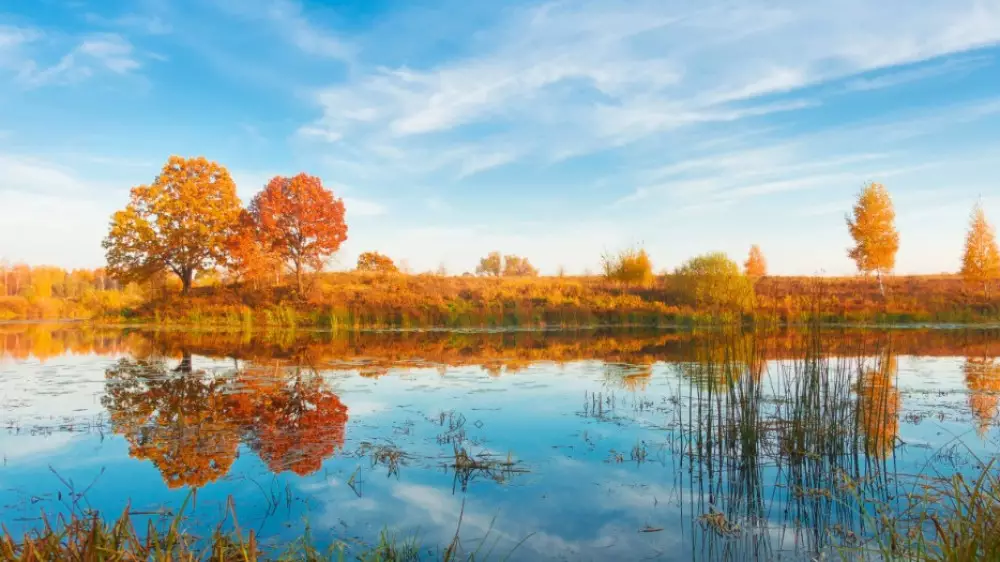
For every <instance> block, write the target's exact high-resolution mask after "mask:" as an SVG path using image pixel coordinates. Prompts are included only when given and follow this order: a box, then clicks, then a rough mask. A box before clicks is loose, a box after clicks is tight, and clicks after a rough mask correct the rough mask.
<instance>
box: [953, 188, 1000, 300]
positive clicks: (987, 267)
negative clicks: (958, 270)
mask: <svg viewBox="0 0 1000 562" xmlns="http://www.w3.org/2000/svg"><path fill="white" fill-rule="evenodd" d="M998 276H1000V251H998V250H997V237H996V233H995V232H994V231H993V226H992V225H991V224H990V223H989V221H987V220H986V213H985V212H984V211H983V206H982V205H980V204H978V203H977V204H976V206H975V208H974V209H973V210H972V220H971V221H970V225H969V234H968V236H967V237H966V238H965V252H964V253H963V254H962V277H963V278H965V280H966V282H968V283H978V284H981V285H982V286H983V292H985V293H986V296H987V297H989V296H990V289H989V286H990V285H989V284H990V281H992V280H994V279H996V278H997V277H998Z"/></svg>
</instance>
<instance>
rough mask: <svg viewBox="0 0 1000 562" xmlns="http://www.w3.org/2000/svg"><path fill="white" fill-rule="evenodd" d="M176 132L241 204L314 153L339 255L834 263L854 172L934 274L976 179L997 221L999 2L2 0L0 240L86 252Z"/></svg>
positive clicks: (910, 251) (959, 235)
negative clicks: (725, 257) (624, 254)
mask: <svg viewBox="0 0 1000 562" xmlns="http://www.w3.org/2000/svg"><path fill="white" fill-rule="evenodd" d="M626 5H627V6H628V8H627V10H626V9H623V8H622V7H623V6H626ZM734 6H738V7H737V8H734ZM171 154H181V155H191V156H194V155H204V156H207V157H209V158H211V159H213V160H217V161H219V162H220V163H222V164H224V165H226V166H227V167H228V168H229V170H230V171H231V172H232V174H233V176H234V177H235V179H236V181H237V184H238V188H239V192H240V195H241V197H242V198H243V200H244V201H248V200H249V198H250V197H252V195H253V193H254V192H256V191H257V190H258V189H259V188H260V187H261V186H262V185H263V184H264V183H265V182H266V180H267V179H268V178H270V177H271V176H273V175H276V174H294V173H297V172H299V171H306V172H308V173H311V174H314V175H317V176H319V177H321V178H322V179H323V180H324V183H325V184H326V185H327V187H329V188H331V189H332V190H333V191H334V192H335V193H336V194H337V195H338V196H342V197H344V199H345V201H346V203H347V208H348V224H349V229H350V230H349V239H348V242H347V243H346V244H345V246H344V248H343V249H342V251H341V252H340V254H339V255H338V256H337V258H336V259H335V260H334V264H333V266H334V267H349V266H350V265H352V264H353V262H354V260H355V258H356V255H357V254H358V253H359V252H362V251H366V250H373V249H374V250H379V251H382V252H383V253H387V254H389V255H390V256H392V257H393V258H395V259H397V260H399V261H405V262H406V263H407V264H408V265H409V266H410V267H411V268H412V269H413V270H415V271H421V270H427V269H434V268H436V267H437V266H438V265H439V264H441V263H443V264H445V266H446V267H447V268H448V269H449V270H450V271H451V272H453V273H460V272H462V271H466V270H472V269H473V268H474V267H475V262H476V260H477V258H478V257H480V256H482V255H484V254H485V253H487V252H488V251H490V250H500V251H503V252H505V253H517V254H523V255H525V256H527V257H528V258H529V259H531V260H532V261H533V262H534V263H535V264H536V265H538V266H540V268H541V269H542V271H543V272H554V271H555V270H556V268H557V267H559V266H564V267H565V268H566V269H567V270H568V271H570V272H582V271H585V270H588V269H589V270H595V271H596V270H597V269H598V264H599V257H600V255H601V253H602V252H603V251H605V250H614V249H618V248H622V247H624V246H627V245H630V244H636V243H641V244H643V245H644V246H645V247H646V248H647V249H648V250H649V252H650V253H651V255H652V257H653V260H654V264H655V266H656V268H657V269H668V268H669V269H672V268H674V267H676V266H677V265H678V264H680V263H681V262H682V261H683V260H684V259H686V258H687V257H690V256H692V255H695V254H698V253H702V252H707V251H715V250H720V251H725V252H727V253H729V254H730V255H731V256H733V257H734V258H737V259H739V260H740V261H742V259H743V258H744V256H745V255H746V252H747V249H748V247H749V246H750V244H751V243H758V244H760V245H761V246H762V248H763V250H764V253H765V255H766V256H767V258H768V260H769V262H770V266H771V271H772V272H773V273H788V274H812V273H818V272H825V273H827V274H846V273H851V272H853V264H852V263H851V262H850V261H849V260H848V258H847V257H846V248H847V246H848V245H849V243H850V240H849V238H848V235H847V232H846V228H845V226H844V213H845V212H846V211H848V210H849V209H850V206H851V203H852V198H853V196H854V195H855V194H856V193H857V191H858V190H859V189H860V187H861V186H862V185H863V183H864V182H866V181H869V180H874V181H881V182H882V183H884V184H886V186H887V187H888V188H889V190H890V192H891V193H892V195H893V197H894V201H895V203H896V210H897V223H898V228H899V230H900V234H901V247H900V251H899V255H898V260H897V271H898V272H899V273H925V272H926V273H933V272H942V271H954V270H956V269H957V267H958V261H959V255H960V253H961V248H962V243H963V237H964V233H965V231H966V228H967V223H968V215H969V211H970V209H971V207H972V205H973V204H974V203H975V201H976V199H977V198H978V197H982V201H983V204H984V206H985V207H986V211H987V213H988V214H989V215H990V216H991V217H993V218H994V219H995V220H1000V0H922V1H921V2H912V1H907V0H886V1H883V2H871V1H867V0H836V1H835V0H814V1H811V2H800V1H794V2H793V1H785V0H778V1H775V0H747V1H744V2H739V3H733V2H728V1H725V2H723V1H714V0H709V1H706V0H698V1H695V0H656V1H652V2H646V1H643V0H637V1H634V2H629V3H627V4H622V3H620V2H613V1H602V0H594V1H588V0H578V1H564V2H559V1H556V2H548V3H539V2H528V1H520V0H519V1H515V2H464V1H452V0H442V1H435V2H431V1H413V0H398V1H397V0H357V1H351V2H317V1H305V0H130V1H124V0H104V1H93V2H86V1H79V0H76V1H70V0H62V1H58V0H0V209H2V219H0V256H3V257H4V258H6V259H7V260H9V261H22V260H23V261H27V262H29V263H34V264H41V263H52V264H58V265H63V266H73V267H75V266H99V265H101V264H102V263H103V253H102V250H101V248H100V240H101V238H102V237H103V236H104V233H105V231H106V228H107V221H108V217H109V216H110V214H111V213H112V212H113V211H114V210H115V209H116V208H119V207H121V206H123V205H124V204H125V202H126V198H127V193H128V189H129V188H130V187H131V186H132V185H136V184H142V183H148V182H150V181H152V180H153V178H154V176H155V175H156V173H157V171H158V170H159V167H160V166H162V164H163V162H164V161H165V160H166V158H167V157H168V156H169V155H171Z"/></svg>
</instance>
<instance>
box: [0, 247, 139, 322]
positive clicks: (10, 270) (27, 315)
mask: <svg viewBox="0 0 1000 562" xmlns="http://www.w3.org/2000/svg"><path fill="white" fill-rule="evenodd" d="M147 284H148V283H147ZM143 300H144V292H143V288H142V287H140V286H138V285H131V286H127V287H126V286H123V285H122V284H121V283H120V282H119V281H118V280H116V279H114V278H113V277H111V276H110V275H109V274H108V273H107V272H106V271H105V269H104V268H98V269H73V270H66V269H62V268H59V267H53V266H39V267H31V266H29V265H26V264H20V263H19V264H13V265H11V264H8V263H6V262H3V261H0V320H14V319H51V318H91V317H93V316H104V315H112V316H117V315H119V314H120V313H121V311H122V310H123V309H125V308H127V307H128V306H135V305H137V304H138V303H140V302H142V301H143Z"/></svg>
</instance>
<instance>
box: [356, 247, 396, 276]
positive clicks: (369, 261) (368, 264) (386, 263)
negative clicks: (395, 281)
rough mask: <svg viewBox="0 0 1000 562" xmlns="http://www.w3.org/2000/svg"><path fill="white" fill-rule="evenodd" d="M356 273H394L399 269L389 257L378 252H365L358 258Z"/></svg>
mask: <svg viewBox="0 0 1000 562" xmlns="http://www.w3.org/2000/svg"><path fill="white" fill-rule="evenodd" d="M358 271H370V272H374V273H396V272H398V271H399V269H398V268H397V267H396V264H394V263H393V262H392V259H390V258H389V256H386V255H383V254H380V253H378V252H365V253H363V254H361V255H360V256H358Z"/></svg>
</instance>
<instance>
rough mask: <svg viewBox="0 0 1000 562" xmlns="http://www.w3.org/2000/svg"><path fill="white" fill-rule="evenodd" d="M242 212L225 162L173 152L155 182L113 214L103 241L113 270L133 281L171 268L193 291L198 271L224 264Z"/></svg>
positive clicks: (115, 274)
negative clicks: (227, 243)
mask: <svg viewBox="0 0 1000 562" xmlns="http://www.w3.org/2000/svg"><path fill="white" fill-rule="evenodd" d="M239 215H240V201H239V198H238V197H237V196H236V185H235V184H234V183H233V180H232V178H231V177H230V176H229V172H228V171H227V170H226V168H225V167H223V166H220V165H219V164H217V163H215V162H211V161H209V160H206V159H205V158H201V157H199V158H182V157H180V156H171V157H170V159H169V160H167V163H166V165H164V166H163V169H162V170H161V171H160V175H158V176H157V177H156V179H155V180H154V181H153V183H152V184H150V185H140V186H136V187H133V188H132V191H131V196H130V200H129V204H128V206H126V207H125V209H123V210H121V211H118V212H116V213H115V214H114V215H113V216H112V217H111V226H110V229H109V232H108V235H107V237H106V238H105V239H104V242H103V244H102V245H103V246H104V249H105V251H106V257H107V261H108V272H109V273H110V274H111V275H112V276H113V277H115V278H117V279H119V280H121V281H123V282H130V281H144V280H146V279H149V278H150V277H153V276H154V275H156V274H158V273H160V272H162V271H165V270H169V271H172V272H174V273H175V274H176V275H177V276H178V277H179V278H180V280H181V284H182V287H183V292H184V293H185V294H187V293H188V291H189V290H190V289H191V282H192V281H193V280H194V275H195V273H196V272H198V271H201V270H204V269H208V268H211V267H214V266H215V265H219V264H221V263H223V261H224V258H225V244H226V241H227V240H228V238H229V236H230V234H231V232H232V230H233V228H234V227H235V225H236V223H237V220H238V219H239Z"/></svg>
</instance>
